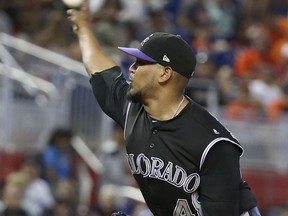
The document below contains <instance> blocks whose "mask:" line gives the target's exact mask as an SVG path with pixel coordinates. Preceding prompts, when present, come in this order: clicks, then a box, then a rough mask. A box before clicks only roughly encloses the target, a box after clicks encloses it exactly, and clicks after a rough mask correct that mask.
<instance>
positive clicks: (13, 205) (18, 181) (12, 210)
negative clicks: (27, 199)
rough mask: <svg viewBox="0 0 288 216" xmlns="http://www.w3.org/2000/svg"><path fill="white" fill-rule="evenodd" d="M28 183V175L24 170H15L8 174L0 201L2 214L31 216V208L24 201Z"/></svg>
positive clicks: (4, 215)
mask: <svg viewBox="0 0 288 216" xmlns="http://www.w3.org/2000/svg"><path fill="white" fill-rule="evenodd" d="M27 183H28V176H27V175H26V174H25V173H23V172H18V171H15V172H12V173H10V174H9V175H8V176H7V178H6V180H5V185H4V190H3V198H2V202H0V206H1V208H0V215H1V216H2V215H3V216H30V211H29V209H28V208H27V207H26V206H25V205H24V203H23V198H24V193H25V190H26V186H27Z"/></svg>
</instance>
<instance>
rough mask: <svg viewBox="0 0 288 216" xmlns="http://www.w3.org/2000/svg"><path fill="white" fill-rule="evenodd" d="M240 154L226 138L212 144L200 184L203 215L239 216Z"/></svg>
mask: <svg viewBox="0 0 288 216" xmlns="http://www.w3.org/2000/svg"><path fill="white" fill-rule="evenodd" d="M239 157H240V154H239V150H238V149H237V147H236V146H235V145H232V144H231V143H229V142H225V141H222V142H219V143H217V145H214V146H213V147H212V148H211V149H210V151H209V153H208V154H207V157H206V160H205V162H204V164H203V166H202V169H201V172H200V176H201V183H200V187H199V201H200V202H201V206H202V212H203V215H204V216H212V215H213V216H223V215H230V216H239V196H240V184H241V182H242V181H241V174H240V165H239Z"/></svg>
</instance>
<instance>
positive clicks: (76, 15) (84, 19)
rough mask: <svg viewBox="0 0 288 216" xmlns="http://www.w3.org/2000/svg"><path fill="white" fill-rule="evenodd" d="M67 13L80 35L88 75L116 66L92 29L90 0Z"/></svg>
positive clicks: (74, 28) (75, 30) (74, 29)
mask: <svg viewBox="0 0 288 216" xmlns="http://www.w3.org/2000/svg"><path fill="white" fill-rule="evenodd" d="M67 14H68V19H69V20H70V21H71V22H72V25H73V31H74V32H75V33H76V35H77V36H78V39H79V45H80V49H81V53H82V60H83V63H84V66H85V68H86V70H87V73H88V75H89V76H91V75H92V74H93V73H95V72H101V71H103V70H106V69H109V68H111V67H114V66H116V65H117V64H116V63H115V62H114V61H113V60H112V59H111V58H110V57H109V56H107V55H106V54H105V53H104V52H103V51H102V50H101V47H100V46H99V43H98V41H97V39H96V38H95V36H94V34H93V32H92V31H91V28H90V27H91V26H90V21H89V9H88V0H83V2H82V4H81V7H80V8H79V9H69V10H67Z"/></svg>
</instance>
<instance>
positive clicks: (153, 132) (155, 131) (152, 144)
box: [149, 129, 158, 149]
mask: <svg viewBox="0 0 288 216" xmlns="http://www.w3.org/2000/svg"><path fill="white" fill-rule="evenodd" d="M157 132H158V131H157V129H153V131H152V134H153V135H156V134H157ZM153 140H154V138H153V137H152V141H153ZM149 147H150V148H151V149H152V148H154V147H155V144H154V143H153V142H151V144H150V145H149Z"/></svg>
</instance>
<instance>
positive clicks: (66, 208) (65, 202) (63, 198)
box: [43, 180, 79, 216]
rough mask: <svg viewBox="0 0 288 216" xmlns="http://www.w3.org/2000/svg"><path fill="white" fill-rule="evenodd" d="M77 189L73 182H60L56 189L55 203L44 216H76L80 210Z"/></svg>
mask: <svg viewBox="0 0 288 216" xmlns="http://www.w3.org/2000/svg"><path fill="white" fill-rule="evenodd" d="M76 188H77V187H75V185H74V183H73V182H72V181H68V180H60V181H58V183H57V185H56V188H55V194H54V197H55V203H54V205H52V206H51V207H50V208H47V209H46V210H45V211H44V213H43V216H76V215H77V210H78V204H79V203H78V200H77V189H76Z"/></svg>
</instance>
